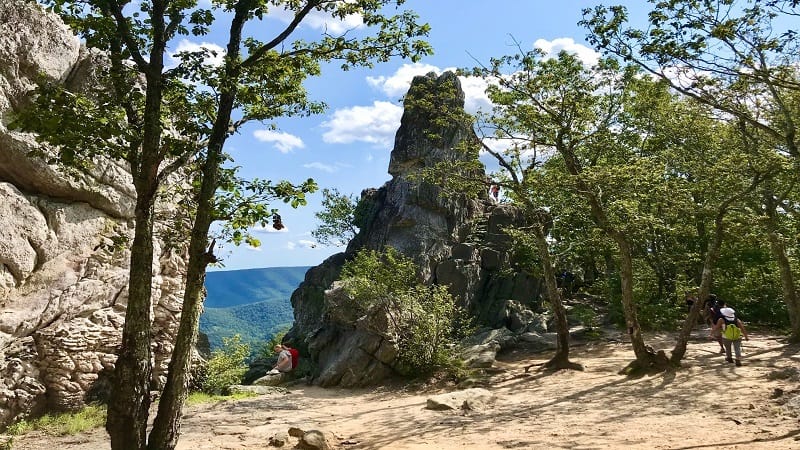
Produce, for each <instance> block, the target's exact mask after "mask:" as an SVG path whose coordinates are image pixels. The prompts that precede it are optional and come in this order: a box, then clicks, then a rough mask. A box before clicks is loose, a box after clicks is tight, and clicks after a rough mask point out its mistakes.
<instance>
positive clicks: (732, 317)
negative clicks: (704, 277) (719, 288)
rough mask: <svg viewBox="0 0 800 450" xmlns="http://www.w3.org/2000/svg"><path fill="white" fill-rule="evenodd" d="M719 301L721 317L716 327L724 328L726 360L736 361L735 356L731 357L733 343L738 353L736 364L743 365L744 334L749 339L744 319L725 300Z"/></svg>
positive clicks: (723, 341)
mask: <svg viewBox="0 0 800 450" xmlns="http://www.w3.org/2000/svg"><path fill="white" fill-rule="evenodd" d="M717 303H718V304H719V305H720V309H719V313H720V317H719V319H718V320H717V323H716V324H714V327H715V328H719V329H720V330H722V343H723V344H724V347H725V361H727V362H729V363H731V362H734V360H733V358H731V345H733V351H734V353H735V355H736V365H737V366H741V365H742V336H744V339H745V340H746V341H747V340H749V338H748V337H747V330H745V328H744V324H743V323H742V321H741V320H739V318H738V317H736V311H735V310H734V309H733V308H730V307H728V305H727V303H726V302H725V300H717Z"/></svg>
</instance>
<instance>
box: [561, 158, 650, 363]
mask: <svg viewBox="0 0 800 450" xmlns="http://www.w3.org/2000/svg"><path fill="white" fill-rule="evenodd" d="M556 148H557V150H558V151H559V153H560V154H561V156H562V157H563V158H564V164H565V166H566V168H567V172H569V173H570V174H571V175H573V176H575V177H576V181H577V185H578V191H579V192H580V193H581V195H583V196H584V197H585V198H586V200H587V202H588V203H589V207H590V210H591V215H592V219H593V220H594V222H595V224H596V225H597V226H598V227H599V228H600V229H602V230H603V231H604V232H605V233H606V234H607V235H608V236H609V237H611V238H612V239H613V240H614V242H616V244H617V249H618V251H619V259H620V282H621V289H622V311H623V313H624V314H625V325H626V326H627V328H628V330H627V331H628V335H629V336H630V338H631V344H632V346H633V353H634V355H635V356H636V361H634V362H633V363H632V364H630V365H628V367H626V368H625V369H623V372H625V373H629V372H632V371H636V370H638V369H644V370H652V369H653V368H661V367H665V366H666V365H665V364H664V363H665V361H666V356H663V358H662V357H661V353H659V354H658V355H656V353H655V352H653V351H652V349H650V348H649V347H647V346H646V345H645V343H644V337H643V336H642V330H641V326H640V325H639V319H638V317H637V316H636V302H635V301H634V299H633V256H632V251H631V245H630V242H628V239H627V238H626V237H625V235H624V233H622V232H620V231H619V230H617V229H615V228H614V227H613V226H612V224H611V223H610V221H609V220H608V217H607V215H606V211H605V209H604V208H603V204H602V203H601V201H600V199H599V198H598V197H597V195H595V193H594V190H593V189H592V188H591V187H590V186H589V185H588V184H587V183H586V182H585V181H584V180H583V179H581V177H580V176H581V167H580V163H579V162H578V159H577V157H576V156H575V152H574V150H573V149H572V148H570V147H568V146H566V145H563V144H559V145H556ZM657 356H658V358H656V357H657ZM662 359H663V361H662Z"/></svg>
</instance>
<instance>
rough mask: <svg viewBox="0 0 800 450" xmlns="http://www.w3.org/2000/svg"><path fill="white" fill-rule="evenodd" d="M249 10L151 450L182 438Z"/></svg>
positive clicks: (211, 158) (209, 168) (232, 55)
mask: <svg viewBox="0 0 800 450" xmlns="http://www.w3.org/2000/svg"><path fill="white" fill-rule="evenodd" d="M248 11H249V2H242V3H239V4H237V6H236V13H235V15H234V18H233V20H232V21H231V28H230V37H229V40H228V49H227V50H228V51H227V56H228V58H227V61H226V67H225V78H226V79H227V80H229V83H228V84H226V85H225V86H227V88H226V89H224V90H223V92H222V94H221V95H220V101H219V106H218V109H217V116H216V119H215V121H214V126H213V128H212V130H211V136H210V137H209V142H208V151H207V153H206V159H205V161H204V162H203V170H202V173H203V175H202V176H203V179H202V182H201V184H200V192H199V194H198V198H197V212H196V216H195V220H194V224H193V226H192V236H191V241H190V243H189V264H188V268H187V274H186V289H185V291H184V296H183V309H182V312H181V322H180V326H179V328H178V335H177V337H176V343H175V350H174V351H173V353H172V359H171V360H170V364H169V373H168V375H167V382H166V385H165V386H164V392H163V393H162V395H161V400H160V401H159V404H158V414H157V415H156V418H155V420H154V422H153V430H152V431H151V432H150V442H149V445H148V449H149V450H173V449H174V448H175V447H176V446H177V445H178V438H179V437H180V428H181V419H182V411H183V404H184V403H185V402H186V397H187V395H188V389H187V387H188V381H189V369H190V366H191V362H192V350H193V348H194V346H195V342H196V341H197V331H198V328H199V322H200V314H201V313H202V309H203V284H204V281H205V276H206V267H207V266H208V264H209V263H211V262H213V261H214V256H213V253H212V251H213V248H212V249H208V252H207V251H206V249H207V248H208V231H209V229H210V228H211V224H212V222H213V221H214V196H215V193H216V191H217V188H218V184H219V172H220V165H221V164H222V148H223V147H224V145H225V140H226V139H227V137H228V132H229V131H228V130H229V127H230V120H231V113H232V111H233V105H234V100H235V98H236V85H237V84H238V78H239V68H238V59H239V58H238V57H239V54H240V51H239V46H240V44H241V36H242V29H243V27H244V23H245V21H246V18H247V13H248Z"/></svg>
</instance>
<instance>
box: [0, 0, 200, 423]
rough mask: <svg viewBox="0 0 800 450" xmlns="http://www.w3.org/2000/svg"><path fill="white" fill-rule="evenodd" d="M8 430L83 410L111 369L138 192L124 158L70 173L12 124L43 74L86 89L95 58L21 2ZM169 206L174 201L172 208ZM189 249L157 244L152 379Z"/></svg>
mask: <svg viewBox="0 0 800 450" xmlns="http://www.w3.org/2000/svg"><path fill="white" fill-rule="evenodd" d="M0 29H2V30H14V32H3V33H0V427H2V425H3V424H7V423H8V422H9V421H11V420H12V419H14V418H15V417H18V416H20V415H25V414H28V413H36V412H37V411H41V410H53V409H55V410H65V409H74V408H78V407H80V406H82V405H83V404H84V402H85V401H86V400H87V395H94V394H95V393H99V392H98V391H101V390H102V388H103V385H104V383H105V384H107V380H106V379H105V378H106V375H107V374H108V373H110V371H111V370H112V368H113V364H114V362H115V359H116V356H115V352H116V350H117V347H118V345H119V343H120V338H121V327H122V324H123V322H124V312H125V305H126V302H127V284H128V271H129V267H128V262H129V252H128V250H127V249H126V245H125V243H126V240H129V239H132V230H133V205H134V198H135V191H134V187H133V185H132V183H131V176H130V173H129V172H128V171H127V169H126V167H125V166H124V165H122V164H120V163H115V162H111V161H96V164H95V166H94V169H93V171H92V172H91V173H88V174H83V175H81V176H80V177H74V176H72V175H67V174H65V173H63V171H62V170H60V169H59V168H58V167H56V166H52V165H48V164H47V162H46V160H44V159H41V158H38V157H35V156H33V155H32V152H34V151H35V150H39V151H42V152H44V153H45V154H48V153H52V151H51V150H49V149H48V148H47V147H46V146H42V145H41V144H39V143H37V142H36V139H35V137H34V136H32V135H30V134H26V133H19V132H16V131H10V130H8V129H7V124H8V123H9V121H10V120H11V117H12V116H13V114H14V112H15V111H19V110H20V108H23V107H24V106H25V105H26V104H27V102H28V98H29V96H30V95H31V91H32V90H33V89H34V88H35V84H34V82H35V80H36V79H37V77H38V76H39V75H40V74H42V75H44V76H45V77H46V78H47V79H48V80H50V81H52V82H63V83H68V85H69V86H71V87H75V88H80V89H89V88H90V85H91V83H92V82H93V80H94V81H96V77H95V72H94V69H93V64H95V63H96V62H97V61H100V60H102V58H100V57H99V56H98V54H97V53H95V52H91V51H87V50H85V49H82V48H81V46H80V43H79V41H78V39H77V38H76V37H75V36H73V35H72V33H71V32H70V31H69V30H68V29H67V27H66V26H65V25H64V24H63V23H61V22H60V20H59V19H58V18H57V17H56V16H54V15H52V14H47V13H45V12H43V11H42V10H41V9H40V8H39V7H38V6H37V5H36V4H35V3H32V2H28V1H24V0H4V1H3V2H0ZM164 208H169V206H164ZM180 251H181V250H173V249H168V248H166V247H164V246H163V245H162V244H161V243H159V242H157V243H156V248H155V255H156V260H155V261H153V280H154V291H153V317H154V324H153V331H154V341H153V349H154V354H155V356H154V358H155V360H154V364H155V368H154V377H155V380H154V381H155V382H156V384H158V383H159V381H160V380H162V379H163V376H164V374H165V371H166V369H167V364H168V358H169V354H170V353H171V351H172V344H171V342H172V341H173V337H174V335H175V333H176V331H177V318H178V314H179V312H180V308H181V303H182V289H183V284H184V276H185V267H184V264H185V263H184V258H183V255H182V254H180Z"/></svg>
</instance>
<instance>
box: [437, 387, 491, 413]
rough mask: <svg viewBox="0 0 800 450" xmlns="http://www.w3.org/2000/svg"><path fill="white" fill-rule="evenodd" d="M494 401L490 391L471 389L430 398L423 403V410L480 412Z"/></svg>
mask: <svg viewBox="0 0 800 450" xmlns="http://www.w3.org/2000/svg"><path fill="white" fill-rule="evenodd" d="M494 400H495V396H494V394H492V393H491V392H490V391H488V390H486V389H483V388H471V389H464V390H462V391H454V392H448V393H446V394H439V395H435V396H433V397H430V398H428V399H427V400H426V402H425V408H426V409H432V410H434V411H447V410H463V411H480V410H483V409H486V407H487V406H489V404H490V403H492V402H493V401H494Z"/></svg>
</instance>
